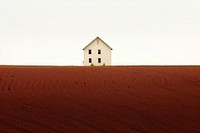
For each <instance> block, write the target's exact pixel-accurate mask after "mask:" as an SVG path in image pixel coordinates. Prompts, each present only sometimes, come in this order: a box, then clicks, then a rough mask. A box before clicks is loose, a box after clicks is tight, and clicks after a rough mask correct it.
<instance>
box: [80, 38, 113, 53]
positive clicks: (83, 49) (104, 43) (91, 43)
mask: <svg viewBox="0 0 200 133" xmlns="http://www.w3.org/2000/svg"><path fill="white" fill-rule="evenodd" d="M97 39H99V40H100V41H102V42H103V43H104V44H105V45H106V46H107V47H109V48H110V49H111V50H113V49H112V48H111V47H110V46H109V45H108V44H107V43H105V42H104V41H103V40H102V39H101V38H100V37H96V38H95V39H94V40H93V41H91V42H90V43H89V44H88V45H87V46H85V47H84V48H83V50H85V49H86V48H87V47H88V46H90V45H91V44H92V43H93V42H94V41H96V40H97Z"/></svg>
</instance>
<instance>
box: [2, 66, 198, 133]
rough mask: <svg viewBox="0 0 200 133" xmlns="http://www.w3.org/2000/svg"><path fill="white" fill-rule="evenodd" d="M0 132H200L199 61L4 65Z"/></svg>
mask: <svg viewBox="0 0 200 133" xmlns="http://www.w3.org/2000/svg"><path fill="white" fill-rule="evenodd" d="M0 132H2V133H6V132H9V133H12V132H13V133H16V132H19V133H22V132H36V133H39V132H41V133H45V132H67V133H135V132H136V133H137V132H138V133H145V132H148V133H149V132H152V133H157V132H159V133H166V132H171V133H174V132H186V133H197V132H200V66H174V67H172V66H124V67H123V66H115V67H39V66H38V67H33V66H32V67H24V66H0Z"/></svg>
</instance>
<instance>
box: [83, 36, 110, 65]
mask: <svg viewBox="0 0 200 133" xmlns="http://www.w3.org/2000/svg"><path fill="white" fill-rule="evenodd" d="M89 49H91V50H92V54H89V52H88V51H89ZM99 49H100V50H101V54H98V50H99ZM89 58H92V64H93V65H95V66H102V65H103V64H104V63H105V65H107V66H108V65H111V49H110V48H109V47H108V46H107V45H105V44H104V43H103V42H102V41H101V40H99V39H96V40H95V41H94V42H92V44H90V45H89V46H88V47H86V48H85V50H84V63H83V64H84V65H85V66H91V63H89ZM98 58H101V63H98Z"/></svg>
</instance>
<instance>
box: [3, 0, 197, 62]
mask: <svg viewBox="0 0 200 133" xmlns="http://www.w3.org/2000/svg"><path fill="white" fill-rule="evenodd" d="M97 36H99V37H100V38H102V39H103V40H104V41H105V42H106V43H107V44H109V45H110V46H111V47H112V48H113V49H114V50H113V51H112V64H113V65H200V1H199V0H0V64H7V65H82V61H83V51H82V48H83V47H85V46H86V45H87V44H88V43H89V42H91V41H92V40H93V39H94V38H96V37H97Z"/></svg>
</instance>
